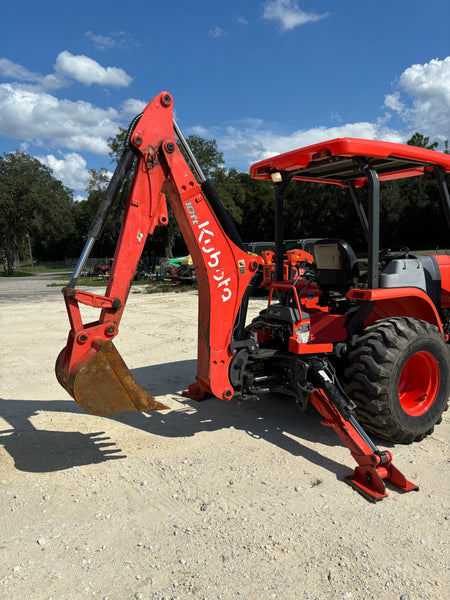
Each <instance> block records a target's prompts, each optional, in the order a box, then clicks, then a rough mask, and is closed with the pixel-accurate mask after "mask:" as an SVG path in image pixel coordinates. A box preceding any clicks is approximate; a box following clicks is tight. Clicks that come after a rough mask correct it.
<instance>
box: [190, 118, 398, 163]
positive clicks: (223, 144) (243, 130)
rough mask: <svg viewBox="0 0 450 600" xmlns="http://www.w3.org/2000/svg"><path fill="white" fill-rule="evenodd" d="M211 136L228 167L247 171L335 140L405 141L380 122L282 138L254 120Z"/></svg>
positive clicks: (300, 132) (273, 128)
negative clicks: (264, 161)
mask: <svg viewBox="0 0 450 600" xmlns="http://www.w3.org/2000/svg"><path fill="white" fill-rule="evenodd" d="M197 130H198V128H197ZM205 133H206V132H204V133H203V135H205ZM208 137H215V138H216V139H217V143H218V147H219V148H220V149H221V151H222V152H223V153H224V156H225V159H226V163H227V164H228V165H230V166H235V167H236V168H243V169H245V170H246V169H247V168H248V166H249V165H250V164H251V163H253V162H256V161H258V160H262V159H264V158H268V157H269V156H274V155H275V154H281V153H283V152H288V151H289V150H293V149H294V148H301V147H303V146H309V145H310V144H315V143H317V142H321V141H324V140H329V139H334V138H340V137H356V138H368V139H379V140H381V139H382V140H385V141H390V142H401V141H403V140H402V136H401V135H400V134H399V133H398V132H397V131H395V130H393V129H389V128H388V127H386V125H385V123H384V121H381V120H380V121H378V122H375V123H370V122H360V123H347V124H345V125H339V126H336V127H325V126H321V127H314V128H311V129H304V130H298V131H294V132H292V133H286V134H283V135H281V134H280V133H279V127H278V126H277V125H276V124H267V123H263V122H262V121H260V120H257V119H251V120H247V121H245V122H241V123H238V124H236V125H235V126H233V127H228V128H226V129H225V130H222V131H219V130H216V131H213V132H210V135H209V136H208Z"/></svg>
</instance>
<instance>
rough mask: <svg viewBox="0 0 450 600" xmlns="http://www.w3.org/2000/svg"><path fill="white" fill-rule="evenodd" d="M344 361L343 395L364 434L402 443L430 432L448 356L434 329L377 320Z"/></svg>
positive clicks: (443, 399) (445, 394) (437, 417)
mask: <svg viewBox="0 0 450 600" xmlns="http://www.w3.org/2000/svg"><path fill="white" fill-rule="evenodd" d="M348 358H349V362H350V366H349V367H348V368H347V369H346V370H345V379H346V386H345V392H346V393H347V395H348V396H349V397H350V398H351V399H352V400H353V401H354V402H355V404H356V415H357V419H358V420H359V422H360V423H361V425H363V427H364V428H365V429H366V430H367V431H369V432H371V433H374V434H375V435H377V436H378V437H380V438H383V439H385V440H389V441H392V442H397V443H402V444H410V443H411V442H414V441H419V440H421V439H423V438H424V437H425V436H427V435H429V434H430V433H432V432H433V429H434V425H436V424H437V423H440V421H441V420H442V413H443V412H444V411H445V410H447V407H448V399H449V395H450V355H449V351H448V348H447V345H446V343H445V339H444V336H443V335H442V334H441V333H440V332H439V330H438V329H437V327H434V326H433V325H430V323H427V322H425V321H420V320H418V319H412V318H410V317H393V318H390V319H383V320H381V321H377V322H376V323H375V324H374V325H372V326H371V327H368V328H367V329H366V331H365V333H364V334H363V335H362V336H361V337H360V338H359V339H358V340H357V341H356V344H355V347H354V349H353V350H352V351H351V352H350V353H349V357H348Z"/></svg>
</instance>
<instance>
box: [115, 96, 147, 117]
mask: <svg viewBox="0 0 450 600" xmlns="http://www.w3.org/2000/svg"><path fill="white" fill-rule="evenodd" d="M147 104H148V102H147V101H145V100H137V99H136V98H128V100H125V102H122V104H121V105H120V116H121V117H123V118H124V119H129V120H130V121H131V119H133V118H134V117H135V116H136V115H138V114H140V113H141V112H142V111H143V110H144V108H145V107H146V106H147Z"/></svg>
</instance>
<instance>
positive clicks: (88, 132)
mask: <svg viewBox="0 0 450 600" xmlns="http://www.w3.org/2000/svg"><path fill="white" fill-rule="evenodd" d="M119 125H120V123H119V115H118V112H117V111H116V110H114V109H112V108H109V109H106V110H105V109H101V108H97V107H95V106H93V105H92V104H90V103H89V102H83V101H81V100H79V101H77V102H72V101H71V100H59V99H58V98H56V97H55V96H53V95H51V94H49V93H45V92H36V91H34V90H29V89H26V88H23V87H22V86H20V85H19V84H16V85H15V84H11V83H4V84H0V134H3V135H6V136H8V137H10V138H13V139H19V140H26V141H27V142H28V143H34V144H37V145H40V146H49V147H65V148H68V149H69V150H76V151H78V152H81V151H89V152H95V153H97V154H107V153H108V150H109V148H108V144H107V141H106V140H107V139H108V137H109V136H113V135H115V134H116V133H117V131H118V129H119Z"/></svg>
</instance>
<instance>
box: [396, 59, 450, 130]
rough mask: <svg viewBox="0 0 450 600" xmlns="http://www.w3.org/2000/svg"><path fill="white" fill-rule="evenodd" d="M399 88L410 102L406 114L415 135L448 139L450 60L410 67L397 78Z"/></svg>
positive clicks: (435, 60) (449, 122)
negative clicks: (421, 134)
mask: <svg viewBox="0 0 450 600" xmlns="http://www.w3.org/2000/svg"><path fill="white" fill-rule="evenodd" d="M400 87H401V88H402V89H403V90H404V91H405V92H406V93H407V94H408V95H409V96H410V97H412V98H413V105H412V107H411V108H410V109H406V110H405V115H404V116H405V117H406V118H407V119H410V120H411V122H412V124H414V127H415V129H416V130H417V131H420V132H421V133H423V134H424V135H427V136H430V135H431V136H436V137H441V138H444V139H445V138H447V139H448V138H449V137H450V56H448V57H447V58H445V59H444V60H438V59H433V60H431V61H430V62H429V63H425V64H423V65H420V64H416V65H412V66H411V67H409V68H408V69H406V70H405V71H403V73H402V74H401V76H400Z"/></svg>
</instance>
